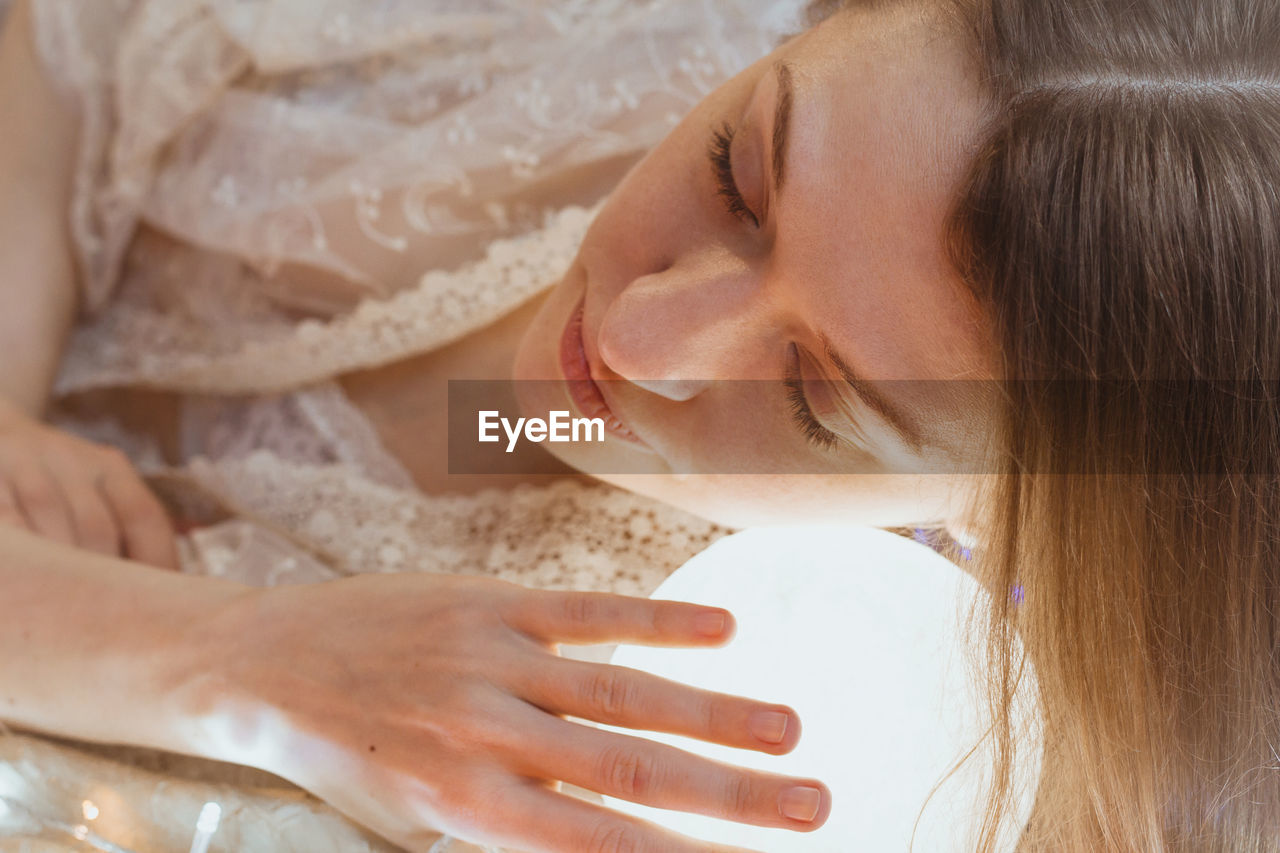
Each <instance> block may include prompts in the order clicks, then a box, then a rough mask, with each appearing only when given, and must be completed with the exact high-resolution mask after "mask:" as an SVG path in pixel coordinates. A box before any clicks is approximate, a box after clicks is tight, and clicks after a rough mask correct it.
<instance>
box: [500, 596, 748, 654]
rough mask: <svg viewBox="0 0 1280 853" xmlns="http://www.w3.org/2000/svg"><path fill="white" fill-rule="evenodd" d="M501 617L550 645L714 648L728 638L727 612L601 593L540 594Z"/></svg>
mask: <svg viewBox="0 0 1280 853" xmlns="http://www.w3.org/2000/svg"><path fill="white" fill-rule="evenodd" d="M519 601H520V603H519V604H517V605H516V606H515V608H514V611H513V612H511V613H508V614H506V618H507V622H508V624H510V625H511V626H512V627H514V628H515V629H516V630H519V631H523V632H524V633H526V634H529V635H530V636H532V637H534V638H536V639H540V640H544V641H550V642H561V643H574V644H583V645H590V644H593V643H635V644H638V645H645V646H716V645H720V644H722V643H724V642H726V641H727V640H728V639H729V638H730V637H732V636H733V631H734V622H733V616H732V615H731V614H730V613H729V611H727V610H723V609H721V608H716V607H703V606H702V605H698V604H685V603H683V602H678V601H651V600H649V599H647V598H630V597H627V596H622V595H611V594H609V593H602V592H551V591H545V592H539V593H536V594H534V595H531V596H522V597H521V598H520V599H519Z"/></svg>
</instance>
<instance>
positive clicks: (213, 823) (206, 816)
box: [191, 803, 222, 853]
mask: <svg viewBox="0 0 1280 853" xmlns="http://www.w3.org/2000/svg"><path fill="white" fill-rule="evenodd" d="M221 822H222V806H220V805H218V804H217V803H205V804H204V807H203V808H202V809H200V817H198V818H196V834H195V837H194V838H192V839H191V853H208V850H209V842H210V840H212V838H213V834H214V833H215V832H217V831H218V824H219V823H221Z"/></svg>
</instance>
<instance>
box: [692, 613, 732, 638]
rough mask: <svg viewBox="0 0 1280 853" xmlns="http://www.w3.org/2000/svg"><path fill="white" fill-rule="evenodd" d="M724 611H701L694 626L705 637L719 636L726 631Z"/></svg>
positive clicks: (695, 619)
mask: <svg viewBox="0 0 1280 853" xmlns="http://www.w3.org/2000/svg"><path fill="white" fill-rule="evenodd" d="M724 625H725V618H724V614H723V613H700V614H698V615H697V616H696V617H694V620H693V627H694V628H696V629H697V631H698V633H699V634H701V635H703V636H704V637H719V636H720V635H721V634H723V633H724Z"/></svg>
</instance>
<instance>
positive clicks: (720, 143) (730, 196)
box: [707, 123, 760, 228]
mask: <svg viewBox="0 0 1280 853" xmlns="http://www.w3.org/2000/svg"><path fill="white" fill-rule="evenodd" d="M734 132H735V131H734V129H733V128H732V127H731V126H730V125H729V124H727V123H726V124H725V125H724V126H723V127H721V128H720V129H719V130H715V131H712V134H711V145H710V147H709V148H708V150H707V156H708V157H709V158H710V160H711V170H712V172H713V173H714V175H715V179H716V187H717V188H718V189H719V196H720V198H722V199H724V204H725V207H726V208H727V209H728V211H729V213H730V215H732V216H734V217H736V218H737V219H739V220H741V221H743V222H745V223H746V224H748V225H750V226H751V227H753V228H759V227H760V220H759V218H758V217H757V216H756V215H755V214H754V213H753V212H752V211H751V208H750V207H747V202H746V200H745V199H743V197H742V192H741V190H739V189H738V182H737V181H736V180H735V179H734V177H733V157H732V156H731V152H732V150H733V136H734Z"/></svg>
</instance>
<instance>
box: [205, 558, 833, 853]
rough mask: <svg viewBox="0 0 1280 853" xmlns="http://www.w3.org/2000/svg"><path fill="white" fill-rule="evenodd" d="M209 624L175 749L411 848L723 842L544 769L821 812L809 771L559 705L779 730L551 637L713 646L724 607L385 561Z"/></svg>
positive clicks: (776, 714) (790, 723)
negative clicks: (325, 807) (383, 571)
mask: <svg viewBox="0 0 1280 853" xmlns="http://www.w3.org/2000/svg"><path fill="white" fill-rule="evenodd" d="M210 626H211V631H207V632H202V633H201V634H200V635H199V636H200V637H201V639H200V640H199V645H200V647H201V648H204V649H207V650H208V652H209V654H210V655H211V657H210V658H209V659H208V660H207V661H204V662H202V663H201V665H199V666H197V667H195V669H197V670H199V671H200V672H202V673H205V674H206V675H203V676H201V677H199V678H198V679H197V680H196V681H195V682H194V683H193V684H192V687H191V688H189V690H190V692H184V693H182V694H181V695H183V696H184V697H185V698H184V699H183V701H182V707H184V708H185V709H187V716H188V718H189V719H192V720H195V721H196V722H195V728H194V729H193V730H192V731H193V732H194V734H193V735H192V736H191V741H190V746H191V751H195V752H198V753H200V754H205V755H209V756H210V757H214V758H221V759H223V760H230V761H236V762H239V763H243V764H251V765H254V766H258V767H261V768H263V769H265V770H269V771H271V772H274V773H277V774H278V775H281V776H283V777H285V778H288V779H290V780H292V781H294V782H296V783H297V784H299V785H301V786H303V787H304V788H307V789H309V790H310V791H312V792H313V793H315V794H316V795H317V796H320V797H322V798H323V799H325V800H327V801H328V802H329V803H330V804H332V805H333V806H334V807H336V808H337V809H339V810H341V811H342V812H344V813H345V814H347V815H348V816H350V817H351V818H353V819H355V820H356V821H359V822H360V823H362V824H364V825H366V826H368V827H370V828H372V829H373V830H375V831H376V832H378V833H380V834H381V835H383V836H385V837H386V838H388V839H390V840H391V841H393V842H395V843H397V844H400V845H402V846H403V847H405V848H406V849H408V850H411V851H419V853H426V851H427V850H428V849H429V847H430V846H431V843H432V841H433V840H434V839H435V837H436V832H445V833H448V834H450V835H453V836H455V837H457V838H460V839H464V840H467V841H470V842H472V843H478V844H487V845H493V846H498V847H502V848H506V849H519V850H525V851H535V853H620V851H627V852H628V853H695V851H696V853H705V852H706V851H713V850H714V851H724V850H727V849H728V848H725V847H723V846H718V845H713V844H709V843H705V842H698V841H693V840H691V839H687V838H684V837H681V836H676V835H675V834H673V833H670V832H667V831H665V830H662V829H660V828H658V827H656V826H654V825H651V824H648V823H646V822H644V821H640V820H637V819H634V818H631V817H628V816H624V815H622V814H619V813H616V812H613V811H611V810H608V809H606V808H603V807H601V806H599V805H595V804H591V803H587V802H585V801H583V800H580V799H576V798H573V797H570V796H567V795H563V794H560V793H558V792H557V790H556V783H557V782H559V781H563V782H567V783H570V784H573V785H577V786H579V787H581V788H586V789H588V790H591V791H596V792H599V793H601V794H606V795H609V796H613V797H618V798H622V799H627V800H632V801H635V802H640V803H645V804H648V805H652V806H657V807H660V808H668V809H679V810H683V811H690V812H698V813H701V814H707V815H714V816H717V817H722V818H726V819H729V820H734V821H740V822H744V823H751V824H758V825H762V826H772V827H786V828H789V829H794V830H799V831H807V830H813V829H816V828H818V827H819V826H821V825H822V823H823V822H824V821H825V820H826V817H827V814H828V813H829V811H830V803H831V796H830V793H829V792H828V791H827V789H826V788H825V786H823V785H822V784H821V783H819V782H816V781H813V780H807V779H804V780H794V779H788V778H785V777H781V776H776V775H772V774H768V773H763V772H758V771H754V770H746V769H740V768H735V767H731V766H728V765H724V764H720V763H717V762H713V761H711V760H708V759H704V758H701V757H695V756H693V755H691V754H689V753H685V752H683V751H681V750H678V749H674V748H671V747H668V746H665V745H659V744H657V743H655V742H653V741H650V740H647V739H642V738H638V737H631V736H627V735H622V734H617V733H613V732H606V731H601V730H599V729H596V728H593V727H589V726H587V725H582V724H579V723H575V722H570V721H568V720H566V719H564V717H569V716H571V717H578V718H581V719H586V720H594V721H597V722H601V723H607V724H611V725H614V726H620V727H626V728H632V729H648V730H653V731H663V732H673V733H678V734H682V735H688V736H691V737H695V738H699V739H701V740H706V741H712V742H715V743H721V744H727V745H731V746H735V747H740V748H744V749H751V750H756V751H760V752H766V753H771V754H782V753H786V752H788V751H790V750H791V749H793V748H794V747H795V745H796V743H797V742H798V740H799V736H800V726H799V721H798V719H797V718H796V715H795V712H794V711H792V710H791V709H789V708H787V707H785V706H780V705H771V704H764V703H760V702H755V701H751V700H748V699H742V698H736V697H732V696H725V695H720V694H714V693H709V692H706V691H702V690H697V689H695V688H692V687H688V686H685V685H680V684H676V683H674V682H669V681H665V680H663V679H659V678H656V677H654V676H650V675H647V674H645V673H641V672H638V671H634V670H628V669H624V668H620V667H613V666H607V665H602V664H592V663H584V662H579V661H571V660H566V659H564V658H560V657H558V656H557V655H556V654H555V649H556V646H557V644H558V643H562V642H563V643H574V644H594V643H613V642H630V643H640V644H646V645H662V646H688V647H697V646H702V647H706V646H716V645H720V644H722V643H723V642H725V641H726V640H727V639H728V638H729V637H730V635H731V634H732V632H733V623H732V617H730V616H729V615H728V614H727V613H726V612H725V611H723V610H716V609H711V608H706V607H701V606H697V605H692V604H679V603H674V602H657V601H648V600H646V599H638V598H626V597H623V596H616V595H607V594H593V593H559V592H543V591H535V590H529V589H526V588H524V587H520V586H515V585H512V584H507V583H502V582H498V581H493V580H488V579H482V578H474V577H462V576H445V575H428V574H420V575H419V574H401V575H369V576H357V577H353V578H345V579H342V580H338V581H332V582H328V583H321V584H313V585H307V586H295V587H277V588H271V589H261V590H252V591H250V592H247V593H245V594H244V595H243V596H242V597H241V598H240V599H237V600H236V601H234V602H233V603H232V604H231V605H229V606H227V607H224V608H222V609H221V610H220V611H218V612H216V613H215V614H214V615H213V616H212V620H211V622H210ZM226 638H238V641H237V642H227V639H226ZM784 723H785V725H784ZM797 789H799V790H798V791H797ZM788 814H790V815H791V816H788Z"/></svg>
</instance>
